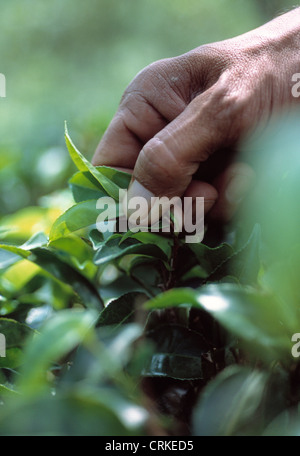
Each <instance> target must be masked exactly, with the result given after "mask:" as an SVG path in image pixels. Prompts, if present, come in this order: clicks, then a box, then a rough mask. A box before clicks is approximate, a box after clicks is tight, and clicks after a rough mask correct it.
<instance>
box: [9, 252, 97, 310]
mask: <svg viewBox="0 0 300 456" xmlns="http://www.w3.org/2000/svg"><path fill="white" fill-rule="evenodd" d="M3 248H7V249H12V251H13V252H17V254H18V255H20V257H23V258H25V259H28V260H29V261H31V262H32V263H34V264H36V265H38V266H39V267H40V268H42V269H43V270H44V271H46V272H47V273H48V274H50V275H51V276H52V277H54V278H55V279H57V280H59V281H61V282H62V283H64V284H67V285H68V286H70V287H71V288H72V289H73V290H74V291H75V292H76V293H77V294H78V296H79V297H80V298H81V300H82V303H83V304H84V305H85V306H86V307H89V308H93V309H101V308H102V306H103V302H102V299H101V297H100V295H99V293H98V291H97V289H96V288H95V285H94V284H93V283H92V282H91V281H90V280H88V279H87V277H85V276H84V275H82V274H81V273H80V272H79V271H77V270H76V269H75V268H74V267H73V266H72V265H70V264H68V262H67V261H66V259H65V258H64V259H62V258H61V257H60V256H59V252H55V251H51V250H48V249H46V248H36V249H32V251H31V252H28V251H26V250H23V249H21V248H17V247H14V246H3Z"/></svg>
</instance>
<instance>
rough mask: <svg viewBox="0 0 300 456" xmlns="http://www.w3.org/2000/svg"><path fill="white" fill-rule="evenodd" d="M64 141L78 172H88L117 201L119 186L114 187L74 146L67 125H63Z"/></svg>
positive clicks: (99, 169)
mask: <svg viewBox="0 0 300 456" xmlns="http://www.w3.org/2000/svg"><path fill="white" fill-rule="evenodd" d="M65 139H66V144H67V148H68V151H69V153H70V156H71V158H72V160H73V162H74V164H75V166H76V167H77V168H78V170H79V171H83V172H84V171H88V172H89V173H91V174H92V176H93V177H94V178H95V179H96V180H97V181H98V182H99V183H100V184H101V186H102V187H103V188H104V190H105V191H106V193H107V194H108V195H109V196H111V197H112V198H114V199H115V200H116V201H118V200H119V186H118V185H116V184H115V183H114V182H113V181H112V180H110V179H109V178H107V177H106V175H105V171H104V172H103V173H102V172H101V168H100V167H98V168H95V166H93V165H92V164H91V163H90V162H89V161H88V160H87V159H86V158H85V157H84V156H83V155H82V154H81V153H80V152H79V150H78V149H77V148H76V147H75V146H74V144H73V142H72V140H71V138H70V136H69V134H68V130H67V124H66V125H65Z"/></svg>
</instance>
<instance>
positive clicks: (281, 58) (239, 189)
mask: <svg viewBox="0 0 300 456" xmlns="http://www.w3.org/2000/svg"><path fill="white" fill-rule="evenodd" d="M299 40H300V8H297V9H295V10H293V11H291V12H289V13H287V14H285V15H283V16H280V17H278V18H276V19H274V20H273V21H271V22H269V23H267V24H265V25H263V26H262V27H259V28H258V29H255V30H253V31H251V32H248V33H246V34H244V35H241V36H239V37H236V38H233V39H229V40H226V41H222V42H218V43H213V44H209V45H205V46H201V47H199V48H197V49H195V50H192V51H190V52H188V53H187V54H184V55H181V56H179V57H175V58H171V59H165V60H160V61H158V62H155V63H153V64H151V65H149V66H148V67H146V68H145V69H144V70H142V71H141V72H140V73H139V74H138V75H137V76H136V77H135V78H134V80H133V81H132V82H131V84H130V85H129V86H128V88H127V89H126V91H125V93H124V95H123V97H122V100H121V103H120V106H119V109H118V111H117V113H116V115H115V117H114V118H113V120H112V122H111V124H110V126H109V127H108V129H107V131H106V133H105V134H104V136H103V138H102V140H101V142H100V143H99V146H98V148H97V150H96V153H95V156H94V159H93V162H94V164H96V165H108V166H115V167H125V168H131V169H133V177H134V179H133V181H132V184H131V186H130V189H129V194H128V197H129V198H130V197H133V196H144V197H146V198H147V199H150V198H151V196H154V195H155V196H169V197H172V196H175V195H176V196H204V198H205V211H206V212H207V211H209V210H211V209H212V208H213V209H212V210H211V214H212V215H213V216H215V217H221V218H225V219H228V218H230V217H231V216H232V214H233V213H234V212H235V210H236V208H237V207H238V205H239V203H240V201H241V199H242V197H243V196H244V195H245V194H246V193H247V191H248V189H249V187H251V185H252V184H253V179H254V175H253V171H252V170H251V168H250V167H249V166H248V165H246V164H242V163H231V164H228V160H227V159H228V158H229V157H230V156H231V154H230V152H232V151H235V150H237V149H238V144H239V142H240V141H241V140H242V139H243V138H244V137H245V136H246V135H247V134H248V133H249V132H251V131H252V130H253V129H254V128H255V127H256V126H257V125H258V124H259V123H261V122H263V121H265V120H267V119H268V118H269V117H270V116H271V115H272V114H273V113H275V112H276V111H278V110H280V109H282V108H284V107H286V106H287V105H290V104H291V103H292V102H293V101H294V99H293V97H292V96H291V84H292V75H293V74H294V73H296V72H297V70H298V71H299V64H298V62H299V48H300V46H299V44H300V43H299ZM204 162H206V164H204ZM220 162H222V166H221V169H220ZM223 162H224V163H223ZM207 163H209V165H210V168H211V169H212V171H213V172H212V173H211V174H212V180H211V181H210V182H209V183H208V182H206V181H207V179H206V175H205V173H203V170H205V169H207V166H205V165H207ZM214 170H215V171H216V172H214ZM196 172H197V173H198V175H201V180H197V179H195V174H196ZM203 174H204V175H203Z"/></svg>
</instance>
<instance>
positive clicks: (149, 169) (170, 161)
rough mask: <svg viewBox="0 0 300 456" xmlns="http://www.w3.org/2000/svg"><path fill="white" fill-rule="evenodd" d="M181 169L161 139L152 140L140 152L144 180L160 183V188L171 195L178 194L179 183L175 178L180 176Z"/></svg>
mask: <svg viewBox="0 0 300 456" xmlns="http://www.w3.org/2000/svg"><path fill="white" fill-rule="evenodd" d="M179 169H181V167H180V164H179V163H178V161H177V159H176V157H175V155H174V154H173V153H172V151H171V150H170V148H169V147H168V146H167V144H166V142H165V141H163V140H161V139H160V138H157V137H154V138H152V139H151V140H150V141H148V143H147V144H145V146H144V147H143V149H142V151H141V152H140V171H141V176H142V179H144V180H145V181H146V180H149V179H151V182H153V181H155V182H158V183H159V188H160V189H161V188H162V187H164V189H167V190H168V192H169V193H174V192H175V193H176V187H177V184H178V183H177V182H174V176H176V175H178V170H179ZM175 181H176V179H175ZM141 183H143V182H141Z"/></svg>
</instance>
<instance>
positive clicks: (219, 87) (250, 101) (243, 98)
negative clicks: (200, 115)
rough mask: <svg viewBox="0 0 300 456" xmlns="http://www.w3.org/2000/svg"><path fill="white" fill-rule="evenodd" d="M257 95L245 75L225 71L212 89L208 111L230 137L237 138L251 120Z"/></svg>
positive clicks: (219, 127)
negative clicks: (246, 82)
mask: <svg viewBox="0 0 300 456" xmlns="http://www.w3.org/2000/svg"><path fill="white" fill-rule="evenodd" d="M254 102H255V96H254V94H253V90H252V89H251V87H250V86H249V85H248V84H245V82H244V77H243V76H241V75H240V74H236V73H234V72H232V71H230V70H228V71H226V72H224V73H223V74H222V75H221V77H220V78H219V80H218V82H217V83H216V84H215V85H214V86H213V88H212V90H211V96H210V98H209V102H208V105H207V111H208V113H209V115H210V117H211V120H212V121H213V122H216V123H217V125H218V129H220V130H221V131H222V132H223V133H224V134H226V136H227V137H228V138H232V139H237V138H238V137H239V136H240V134H241V133H242V132H244V131H245V130H246V129H247V128H248V126H249V123H250V122H251V118H252V116H251V115H249V114H251V112H252V111H253V109H252V108H253V107H254V106H253V105H254Z"/></svg>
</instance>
